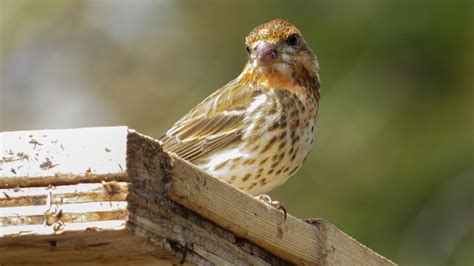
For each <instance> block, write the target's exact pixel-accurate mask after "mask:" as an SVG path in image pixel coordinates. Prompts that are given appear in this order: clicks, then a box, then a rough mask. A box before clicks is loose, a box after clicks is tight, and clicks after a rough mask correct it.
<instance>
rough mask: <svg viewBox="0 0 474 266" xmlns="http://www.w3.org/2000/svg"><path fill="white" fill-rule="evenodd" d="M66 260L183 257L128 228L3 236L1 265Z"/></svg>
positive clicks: (161, 261)
mask: <svg viewBox="0 0 474 266" xmlns="http://www.w3.org/2000/svg"><path fill="white" fill-rule="evenodd" d="M131 254H132V256H131ZM65 263H87V265H101V264H104V263H114V264H117V263H119V264H122V265H123V264H126V265H177V264H178V263H179V258H177V257H176V256H175V255H174V254H173V253H171V252H169V251H167V250H166V249H163V248H161V247H159V246H156V245H152V244H150V243H149V242H148V240H147V239H145V238H142V237H139V236H136V235H134V234H133V233H131V232H130V231H128V230H115V231H114V230H112V231H109V230H105V231H94V230H89V231H87V232H82V231H77V232H67V233H64V234H60V235H42V236H35V237H34V238H32V237H31V236H29V235H28V236H18V237H15V238H0V264H1V265H9V264H15V265H17V264H34V265H38V264H65Z"/></svg>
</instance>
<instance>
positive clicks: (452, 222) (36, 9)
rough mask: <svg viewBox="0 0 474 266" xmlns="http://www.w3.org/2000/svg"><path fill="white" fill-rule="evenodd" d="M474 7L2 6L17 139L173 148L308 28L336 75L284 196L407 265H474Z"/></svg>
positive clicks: (6, 106) (403, 1) (96, 0)
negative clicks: (128, 131)
mask: <svg viewBox="0 0 474 266" xmlns="http://www.w3.org/2000/svg"><path fill="white" fill-rule="evenodd" d="M473 3H474V1H471V0H466V1H462V0H461V1H429V0H426V1H410V0H398V1H397V0H395V1H376V0H361V1H355V0H354V1H351V0H345V1H312V2H311V3H310V4H309V2H296V1H291V2H290V1H289V2H278V1H268V2H259V3H258V4H257V3H256V2H254V1H243V2H237V1H235V2H227V3H221V2H219V1H207V2H200V1H152V0H140V1H132V0H128V1H105V0H91V1H79V0H70V1H46V0H32V1H25V0H0V17H1V26H0V29H1V43H0V44H1V53H0V56H1V59H0V60H1V102H0V106H1V109H0V111H1V130H2V131H5V130H25V129H44V128H75V127H91V126H112V125H127V126H129V127H131V128H134V129H137V130H138V131H140V132H142V133H145V134H148V135H150V136H153V137H159V136H160V135H161V134H162V133H163V131H165V130H166V129H167V128H168V127H169V126H171V124H172V123H173V122H174V121H176V120H177V119H178V118H179V117H180V116H181V115H183V114H184V113H185V112H186V111H187V110H189V109H190V108H192V107H193V106H194V105H195V104H197V103H198V102H200V101H201V100H202V99H203V98H204V97H205V96H207V95H209V94H210V93H211V92H213V91H214V90H216V89H218V88H219V87H220V86H222V85H224V84H225V83H227V82H228V81H230V80H231V79H233V78H235V77H236V76H237V75H238V74H239V73H240V71H241V69H242V66H243V65H244V63H245V61H246V52H245V48H244V45H243V42H244V38H245V36H246V35H247V33H248V32H249V31H250V30H252V29H253V28H254V27H255V26H257V25H259V24H261V23H263V22H266V21H268V20H270V19H273V18H285V19H288V20H289V21H290V22H292V23H294V24H295V25H296V26H297V27H298V28H299V29H300V30H301V31H302V32H303V35H304V36H305V39H306V40H307V42H308V43H309V44H310V46H311V47H312V49H313V50H314V51H315V53H316V54H317V56H318V58H319V60H320V64H321V72H320V75H321V79H322V101H321V111H320V120H319V122H318V123H319V126H318V128H319V131H318V135H317V139H316V148H315V150H314V152H313V153H312V154H311V156H310V157H309V159H308V160H307V161H306V164H305V166H304V167H303V168H302V170H300V171H299V172H298V173H297V174H296V175H295V176H294V177H293V178H292V179H290V181H288V182H287V183H286V184H285V185H284V186H282V187H280V188H278V189H277V190H275V191H274V192H272V193H271V196H272V197H273V198H274V199H278V200H280V201H282V202H283V203H284V205H285V207H286V209H287V210H288V211H289V212H290V213H291V214H293V215H296V216H298V217H302V218H303V217H322V218H325V219H327V220H329V221H331V222H332V223H334V224H335V225H337V226H338V227H339V228H341V229H342V230H344V231H345V232H347V233H348V234H349V235H351V236H353V237H354V238H356V239H357V240H359V241H360V242H362V243H363V244H365V245H367V246H369V247H370V248H372V249H374V250H375V251H377V252H379V253H380V254H382V255H384V256H386V257H388V258H390V259H392V260H394V261H396V262H398V263H400V264H401V265H473V263H474V255H473V254H474V252H473V251H474V107H473V106H474V105H473V104H474V91H473V90H474V29H473V25H474V19H473V14H474V11H473V10H474V4H473Z"/></svg>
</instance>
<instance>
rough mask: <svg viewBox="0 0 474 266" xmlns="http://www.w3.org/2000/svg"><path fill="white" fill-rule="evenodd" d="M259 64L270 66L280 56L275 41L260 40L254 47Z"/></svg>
mask: <svg viewBox="0 0 474 266" xmlns="http://www.w3.org/2000/svg"><path fill="white" fill-rule="evenodd" d="M254 53H255V59H256V61H257V65H258V66H269V65H271V64H273V63H274V62H275V60H276V59H277V58H278V51H277V46H276V45H275V44H273V43H268V42H265V41H260V42H259V43H258V44H257V45H256V46H255V48H254Z"/></svg>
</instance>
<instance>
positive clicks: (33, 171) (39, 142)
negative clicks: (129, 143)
mask: <svg viewBox="0 0 474 266" xmlns="http://www.w3.org/2000/svg"><path fill="white" fill-rule="evenodd" d="M127 134H128V129H127V127H98V128H81V129H62V130H37V131H15V132H2V133H0V141H1V143H0V144H1V145H0V151H1V154H2V158H1V160H0V173H1V177H2V178H0V188H15V187H16V186H20V187H33V186H48V185H49V184H52V183H54V184H56V185H66V184H77V183H87V182H89V183H90V182H101V181H102V180H106V181H110V180H115V181H126V178H127V175H126V169H125V165H126V161H125V159H126V158H125V153H126V148H127V147H126V141H125V140H126V137H127ZM58 175H61V178H58Z"/></svg>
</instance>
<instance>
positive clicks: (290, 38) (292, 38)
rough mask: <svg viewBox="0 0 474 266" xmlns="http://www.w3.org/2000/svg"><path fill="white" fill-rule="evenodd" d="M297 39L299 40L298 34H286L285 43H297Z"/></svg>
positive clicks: (293, 44)
mask: <svg viewBox="0 0 474 266" xmlns="http://www.w3.org/2000/svg"><path fill="white" fill-rule="evenodd" d="M298 40H299V36H298V34H296V33H295V34H291V35H290V36H288V38H287V39H286V43H287V44H288V45H289V46H295V45H297V44H298Z"/></svg>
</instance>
